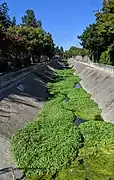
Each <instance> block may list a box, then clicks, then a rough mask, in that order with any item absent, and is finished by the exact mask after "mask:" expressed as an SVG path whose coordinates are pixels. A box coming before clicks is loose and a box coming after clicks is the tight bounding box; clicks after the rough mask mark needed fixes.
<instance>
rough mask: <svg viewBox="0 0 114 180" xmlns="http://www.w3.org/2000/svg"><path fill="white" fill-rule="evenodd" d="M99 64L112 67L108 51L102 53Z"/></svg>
mask: <svg viewBox="0 0 114 180" xmlns="http://www.w3.org/2000/svg"><path fill="white" fill-rule="evenodd" d="M99 63H102V64H108V65H111V59H110V53H109V51H108V50H107V51H105V52H102V54H101V56H100V60H99Z"/></svg>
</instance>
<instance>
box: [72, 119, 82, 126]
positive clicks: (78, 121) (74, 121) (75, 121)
mask: <svg viewBox="0 0 114 180" xmlns="http://www.w3.org/2000/svg"><path fill="white" fill-rule="evenodd" d="M84 122H85V120H83V119H80V118H78V117H75V119H74V120H73V123H74V124H76V125H78V126H79V125H80V124H82V123H84Z"/></svg>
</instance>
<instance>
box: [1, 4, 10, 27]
mask: <svg viewBox="0 0 114 180" xmlns="http://www.w3.org/2000/svg"><path fill="white" fill-rule="evenodd" d="M8 11H9V9H8V5H7V3H5V2H4V3H2V4H1V5H0V28H2V30H3V29H5V30H6V29H7V28H8V27H9V26H10V25H11V20H10V17H9V15H8Z"/></svg>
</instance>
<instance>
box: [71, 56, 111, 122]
mask: <svg viewBox="0 0 114 180" xmlns="http://www.w3.org/2000/svg"><path fill="white" fill-rule="evenodd" d="M69 64H70V65H71V66H73V69H74V70H75V71H76V74H77V75H79V77H80V78H81V85H82V87H83V88H84V89H85V90H86V91H87V92H88V93H90V94H91V98H92V99H93V100H94V101H95V102H96V103H97V104H98V106H99V108H100V109H101V110H102V113H101V116H102V118H103V119H104V121H107V122H111V123H114V73H111V72H113V71H112V69H113V70H114V67H112V66H105V65H102V66H101V65H98V64H95V63H92V66H90V65H89V64H88V63H87V62H86V63H85V62H83V61H82V62H80V61H77V60H76V59H70V60H69ZM100 66H101V67H102V68H101V67H100ZM107 69H108V70H107ZM110 71H111V72H110Z"/></svg>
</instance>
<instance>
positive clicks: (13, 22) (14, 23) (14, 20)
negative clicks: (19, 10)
mask: <svg viewBox="0 0 114 180" xmlns="http://www.w3.org/2000/svg"><path fill="white" fill-rule="evenodd" d="M12 25H13V26H16V18H15V16H14V17H13V18H12Z"/></svg>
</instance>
